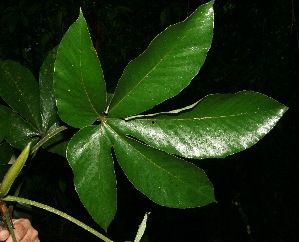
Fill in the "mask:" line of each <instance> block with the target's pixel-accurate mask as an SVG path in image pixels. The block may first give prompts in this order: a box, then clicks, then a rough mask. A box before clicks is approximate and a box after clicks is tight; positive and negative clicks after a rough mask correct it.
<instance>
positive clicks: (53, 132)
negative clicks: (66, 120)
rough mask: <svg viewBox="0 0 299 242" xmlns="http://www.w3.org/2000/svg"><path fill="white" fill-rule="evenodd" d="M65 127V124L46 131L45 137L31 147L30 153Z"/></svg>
mask: <svg viewBox="0 0 299 242" xmlns="http://www.w3.org/2000/svg"><path fill="white" fill-rule="evenodd" d="M65 129H67V127H65V126H60V127H58V128H57V129H55V130H53V131H52V132H50V133H48V134H47V135H46V136H45V137H43V138H42V139H41V140H40V141H39V142H38V143H37V144H36V145H35V146H34V147H33V148H32V151H31V154H34V153H35V152H36V151H37V150H38V148H39V147H41V146H42V145H43V144H44V143H46V142H47V141H48V140H49V139H51V138H52V137H54V136H55V135H56V134H58V133H60V132H61V131H63V130H65Z"/></svg>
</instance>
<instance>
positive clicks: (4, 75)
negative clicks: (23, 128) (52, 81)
mask: <svg viewBox="0 0 299 242" xmlns="http://www.w3.org/2000/svg"><path fill="white" fill-rule="evenodd" d="M0 96H1V97H2V98H3V100H4V101H5V102H6V103H7V104H8V105H9V106H10V107H11V108H12V109H14V110H15V111H17V112H18V113H19V114H20V115H21V116H22V117H23V118H25V119H26V120H27V121H28V122H29V123H30V124H31V125H32V127H34V128H35V129H36V131H41V130H42V121H41V116H40V101H39V97H40V95H39V89H38V84H37V82H36V80H35V78H34V76H33V74H32V73H31V72H30V71H29V70H28V69H27V68H26V67H24V66H22V65H20V64H19V63H17V62H14V61H9V60H7V61H1V62H0Z"/></svg>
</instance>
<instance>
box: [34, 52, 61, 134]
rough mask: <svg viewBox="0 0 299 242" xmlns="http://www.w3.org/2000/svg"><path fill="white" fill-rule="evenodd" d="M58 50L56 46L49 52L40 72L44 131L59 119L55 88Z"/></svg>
mask: <svg viewBox="0 0 299 242" xmlns="http://www.w3.org/2000/svg"><path fill="white" fill-rule="evenodd" d="M56 52H57V48H56V47H55V48H54V49H52V50H51V51H50V52H49V53H48V55H47V57H46V59H45V61H44V63H43V65H42V67H41V68H40V72H39V89H40V104H41V118H42V126H43V131H44V132H46V131H47V130H48V129H49V128H50V127H51V126H52V125H54V124H55V123H56V122H57V121H58V120H59V118H58V115H57V107H56V101H55V97H54V90H53V73H54V62H55V58H56Z"/></svg>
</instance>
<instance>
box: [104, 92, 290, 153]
mask: <svg viewBox="0 0 299 242" xmlns="http://www.w3.org/2000/svg"><path fill="white" fill-rule="evenodd" d="M286 110H287V107H285V106H284V105H282V104H280V103H278V102H277V101H275V100H274V99H272V98H269V97H267V96H265V95H262V94H259V93H256V92H251V91H242V92H238V93H236V94H215V95H208V96H206V97H205V98H203V99H202V100H200V101H199V102H198V103H197V104H196V105H193V106H192V108H191V109H189V110H184V111H183V112H181V113H177V112H176V111H172V113H171V112H169V113H168V115H167V114H165V115H162V114H161V115H158V116H153V117H144V118H142V117H141V118H140V119H133V120H130V121H127V122H126V121H124V120H116V119H113V120H112V119H111V120H109V121H108V123H109V125H110V126H111V127H112V128H113V129H115V130H117V131H118V132H122V133H124V134H127V135H131V136H133V137H135V138H137V139H140V140H142V141H144V142H146V143H147V144H148V145H150V146H152V147H154V148H158V149H161V150H163V151H166V152H169V153H171V154H176V155H180V156H183V157H188V158H197V159H204V158H222V157H226V156H227V155H231V154H234V153H236V152H240V151H242V150H245V149H247V148H249V147H251V146H252V145H254V144H255V143H257V142H258V141H259V140H260V139H261V138H262V137H264V136H265V135H266V134H267V133H268V132H269V131H270V130H271V129H272V128H273V127H274V126H275V124H276V123H277V122H278V120H279V119H280V117H281V116H282V115H283V114H284V112H286Z"/></svg>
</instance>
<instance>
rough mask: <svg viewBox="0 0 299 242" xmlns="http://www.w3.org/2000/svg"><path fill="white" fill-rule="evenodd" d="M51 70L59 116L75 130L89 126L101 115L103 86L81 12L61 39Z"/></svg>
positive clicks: (102, 110)
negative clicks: (53, 69)
mask: <svg viewBox="0 0 299 242" xmlns="http://www.w3.org/2000/svg"><path fill="white" fill-rule="evenodd" d="M54 67H55V71H54V88H55V95H56V99H57V107H58V111H59V116H60V117H61V119H62V120H63V121H65V122H66V123H68V124H69V125H71V126H73V127H77V128H82V127H84V126H86V125H90V124H92V123H93V122H94V121H96V119H97V118H98V117H99V116H100V115H101V114H102V113H103V112H104V108H105V105H106V85H105V82H104V77H103V72H102V69H101V66H100V62H99V59H98V57H97V54H96V51H95V49H94V48H93V45H92V41H91V39H90V35H89V32H88V27H87V24H86V21H85V19H84V17H83V14H82V12H80V15H79V18H78V19H77V21H76V22H75V23H74V24H72V25H71V27H70V28H69V29H68V31H67V32H66V34H65V35H64V37H63V38H62V40H61V42H60V44H59V47H58V51H57V56H56V61H55V66H54Z"/></svg>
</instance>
